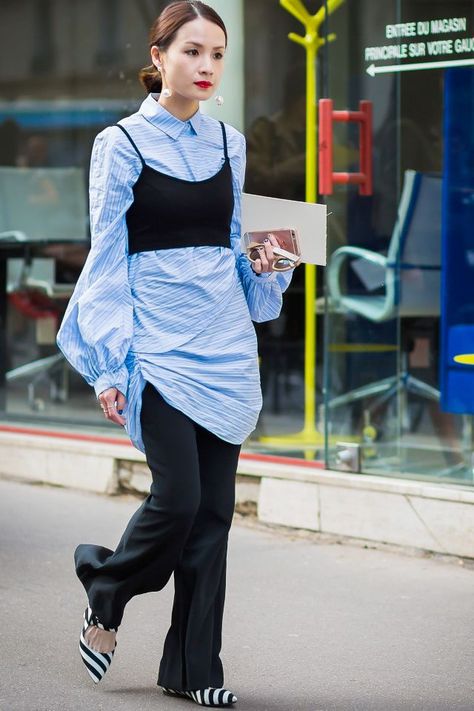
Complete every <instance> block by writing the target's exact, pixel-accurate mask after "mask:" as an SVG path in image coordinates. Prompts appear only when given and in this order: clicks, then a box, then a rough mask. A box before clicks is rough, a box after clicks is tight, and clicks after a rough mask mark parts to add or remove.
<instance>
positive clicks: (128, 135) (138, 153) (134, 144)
mask: <svg viewBox="0 0 474 711" xmlns="http://www.w3.org/2000/svg"><path fill="white" fill-rule="evenodd" d="M115 125H116V126H118V127H119V128H120V129H121V130H122V131H123V132H124V134H125V135H126V136H127V138H128V140H129V141H130V143H131V144H132V146H133V147H134V148H135V150H136V152H137V155H138V157H139V158H140V160H141V162H142V165H143V166H145V165H146V163H145V161H144V160H143V156H142V154H141V153H140V151H139V150H138V148H137V145H136V143H135V141H134V140H133V138H132V137H131V135H130V134H129V132H128V131H126V130H125V129H124V127H123V126H122V125H121V124H119V123H116V124H115Z"/></svg>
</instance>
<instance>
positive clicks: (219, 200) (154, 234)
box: [116, 121, 234, 254]
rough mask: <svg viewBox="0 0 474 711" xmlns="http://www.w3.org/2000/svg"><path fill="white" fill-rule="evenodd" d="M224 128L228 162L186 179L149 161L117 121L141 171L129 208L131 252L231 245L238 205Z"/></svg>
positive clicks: (127, 218) (127, 217)
mask: <svg viewBox="0 0 474 711" xmlns="http://www.w3.org/2000/svg"><path fill="white" fill-rule="evenodd" d="M219 123H220V124H221V128H222V136H223V141H224V156H225V161H224V164H223V166H222V168H221V169H220V170H219V171H218V172H217V173H216V174H215V175H213V176H212V177H210V178H207V179H206V180H196V181H193V180H182V179H181V178H175V177H174V176H172V175H166V174H165V173H161V172H160V171H159V170H155V169H154V168H150V166H148V165H147V164H146V163H145V161H144V159H143V156H142V154H141V153H140V151H139V150H138V148H137V146H136V145H135V142H134V141H133V139H132V137H131V136H130V134H129V133H128V132H127V131H126V130H125V128H124V127H123V126H122V125H121V124H119V123H118V124H116V125H117V126H118V127H119V128H120V129H121V130H122V131H123V132H124V134H125V135H126V136H127V138H128V140H129V141H130V143H131V144H132V146H133V148H134V149H135V151H136V152H137V154H138V156H139V158H140V160H141V163H142V170H141V173H140V175H139V177H138V180H137V182H136V183H135V185H134V186H133V197H134V199H133V203H132V205H130V207H129V208H128V210H127V215H126V221H127V228H128V248H129V249H128V252H129V254H135V253H136V252H148V251H152V250H156V249H176V248H177V247H199V246H210V247H230V246H231V243H230V227H231V220H232V214H233V210H234V193H233V187H232V168H231V166H230V160H229V156H228V153H227V136H226V132H225V126H224V124H223V123H222V121H220V122H219Z"/></svg>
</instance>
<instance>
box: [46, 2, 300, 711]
mask: <svg viewBox="0 0 474 711" xmlns="http://www.w3.org/2000/svg"><path fill="white" fill-rule="evenodd" d="M150 46H151V58H152V62H153V65H152V66H151V67H148V68H146V69H145V70H142V72H141V79H142V82H143V83H144V86H145V88H146V89H147V91H148V92H150V93H149V94H148V96H147V98H146V99H145V100H144V102H143V103H142V105H141V106H140V109H139V110H138V111H137V113H134V114H132V115H131V116H128V117H127V118H125V119H123V120H122V121H120V123H119V124H117V125H116V126H110V127H108V128H106V129H105V130H104V131H102V132H101V133H100V134H99V135H98V136H97V138H96V140H95V143H94V147H93V152H92V158H91V171H90V215H91V233H92V245H91V251H90V253H89V256H88V259H87V262H86V264H85V266H84V269H83V271H82V273H81V276H80V278H79V280H78V283H77V286H76V289H75V292H74V294H73V297H72V298H71V301H70V303H69V306H68V309H67V312H66V314H65V317H64V320H63V323H62V326H61V329H60V332H59V334H58V343H59V346H60V348H61V349H62V351H63V352H64V353H65V355H66V357H67V358H68V360H69V361H70V362H71V363H72V365H73V366H74V367H75V368H76V369H77V370H78V371H79V372H80V373H81V374H82V375H83V376H84V377H85V379H86V380H87V381H88V383H89V384H90V385H93V386H94V388H95V391H96V394H97V396H98V399H99V402H100V405H101V407H102V409H103V411H104V415H105V417H106V418H107V419H108V420H110V421H112V422H115V423H117V424H119V425H122V426H124V427H125V428H126V431H127V433H128V434H129V436H130V438H131V440H132V442H133V443H134V444H135V446H136V447H137V448H138V449H140V450H141V451H143V452H144V453H145V455H146V459H147V462H148V465H149V467H150V470H151V473H152V485H151V489H150V494H149V496H148V497H147V498H146V500H145V501H144V502H143V504H142V505H141V506H140V508H139V509H138V510H137V511H136V513H135V514H134V515H133V517H132V518H131V520H130V522H129V523H128V525H127V527H126V530H125V532H124V534H123V536H122V538H121V540H120V542H119V544H118V546H117V548H116V550H115V551H112V550H109V549H108V548H104V547H102V546H97V545H92V544H82V545H79V546H78V547H77V549H76V551H75V565H76V572H77V575H78V577H79V579H80V580H81V582H82V584H83V585H84V588H85V590H86V592H87V597H88V606H87V608H86V612H85V614H84V624H83V628H82V632H81V638H80V650H81V655H82V659H83V661H84V663H85V665H86V667H87V669H88V671H89V673H90V675H91V677H92V679H93V680H94V681H95V682H98V681H100V679H102V678H103V676H104V674H105V672H106V671H107V669H108V668H109V665H110V663H111V661H112V657H113V654H114V650H115V646H116V639H115V637H116V632H117V628H118V626H119V625H120V622H121V620H122V616H123V611H124V608H125V605H126V603H127V602H128V601H129V600H130V599H131V598H132V597H133V596H134V595H138V594H141V593H145V592H150V591H156V590H161V589H162V588H163V587H164V585H165V584H166V583H167V581H168V579H169V578H170V576H171V574H172V573H174V583H175V597H174V605H173V611H172V621H171V627H170V629H169V631H168V634H167V637H166V640H165V644H164V652H163V657H162V660H161V664H160V670H159V676H158V684H159V685H160V686H161V687H162V689H163V691H164V692H165V693H167V694H171V695H176V696H186V697H189V698H191V699H192V700H193V701H195V702H196V703H198V704H200V705H202V706H229V705H231V704H233V703H234V702H235V701H236V697H235V695H234V694H232V692H230V691H229V690H227V689H224V688H222V685H223V669H222V663H221V660H220V658H219V652H220V648H221V629H222V614H223V606H224V594H225V571H226V552H227V539H228V532H229V528H230V525H231V521H232V516H233V510H234V488H235V473H236V468H237V461H238V456H239V451H240V445H241V443H242V442H243V441H244V439H245V438H246V437H247V436H248V435H249V434H250V433H251V432H252V430H253V428H254V426H255V423H256V420H257V417H258V414H259V411H260V408H261V393H260V383H259V374H258V364H257V344H256V338H255V332H254V328H253V325H252V319H253V320H256V321H264V320H268V319H273V318H276V317H277V316H278V315H279V313H280V309H281V302H282V292H283V291H284V290H285V289H286V287H287V286H288V283H289V280H290V277H289V276H288V273H278V274H277V272H275V271H273V272H272V265H273V261H274V257H273V247H272V244H275V240H274V238H273V236H271V235H269V239H268V240H267V243H266V244H265V247H264V249H262V250H261V252H260V259H258V260H257V261H256V262H255V263H251V262H249V260H248V259H247V258H246V256H245V255H242V254H241V251H240V243H239V242H240V205H241V192H242V187H243V181H244V172H245V140H244V137H243V136H242V134H241V133H239V132H238V131H237V130H236V129H235V128H233V127H231V126H228V125H224V124H223V123H222V122H219V121H216V120H215V119H213V118H210V117H209V116H206V115H204V114H202V113H200V111H199V102H200V101H203V100H206V99H208V98H210V97H211V96H212V94H213V93H214V92H215V90H216V89H217V87H218V85H219V82H220V80H221V76H222V72H223V65H224V61H223V60H224V54H225V51H226V46H227V32H226V28H225V25H224V23H223V21H222V19H221V18H220V17H219V16H218V15H217V13H216V12H215V11H214V10H213V9H212V8H210V7H209V6H208V5H205V4H204V3H202V2H198V1H197V0H190V1H187V0H179V1H178V2H173V3H171V4H170V5H168V6H167V7H166V8H165V9H164V10H163V12H162V13H161V15H160V16H159V17H158V18H157V20H156V21H155V23H154V24H153V26H152V28H151V34H150ZM217 99H218V103H222V99H221V97H217Z"/></svg>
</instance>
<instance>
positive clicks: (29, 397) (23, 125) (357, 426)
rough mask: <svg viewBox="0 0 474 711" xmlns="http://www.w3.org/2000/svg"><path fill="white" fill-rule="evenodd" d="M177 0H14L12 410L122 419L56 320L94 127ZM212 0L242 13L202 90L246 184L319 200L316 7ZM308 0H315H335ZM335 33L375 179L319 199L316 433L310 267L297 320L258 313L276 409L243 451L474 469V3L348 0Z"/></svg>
mask: <svg viewBox="0 0 474 711" xmlns="http://www.w3.org/2000/svg"><path fill="white" fill-rule="evenodd" d="M165 4H166V3H165V2H151V1H148V2H147V0H136V1H135V2H125V0H86V1H84V2H80V3H79V2H75V0H66V1H63V0H20V1H18V0H16V1H15V2H13V1H12V0H4V2H3V3H2V7H1V10H0V13H1V20H2V21H1V22H0V53H1V62H0V216H1V217H0V233H3V234H4V238H2V235H1V234H0V257H1V262H0V264H1V265H2V266H1V267H0V269H1V274H0V277H1V279H0V286H1V289H2V295H1V297H0V298H1V299H2V307H1V318H2V342H1V346H2V351H1V358H0V371H1V372H0V407H1V410H2V412H1V413H0V415H1V419H2V421H3V422H8V423H9V425H12V424H15V423H17V424H19V425H20V424H25V423H29V424H34V425H42V426H46V425H47V426H48V427H58V428H66V429H71V428H72V429H77V430H88V429H90V428H93V429H97V430H101V428H106V431H107V432H108V433H110V434H114V435H117V436H118V433H117V431H116V430H114V429H112V426H111V425H108V424H107V423H104V422H103V418H102V416H101V412H100V409H99V408H98V407H97V403H96V400H95V396H94V394H93V392H92V391H91V390H90V388H89V387H88V386H87V385H86V384H85V382H83V381H82V379H81V378H80V376H78V375H77V374H75V373H74V372H72V371H71V370H70V369H69V368H68V367H67V366H66V365H65V364H64V362H62V361H61V358H60V356H58V352H57V349H56V346H55V343H54V336H55V329H56V327H57V323H58V321H59V320H60V318H61V315H62V313H63V312H64V308H65V306H66V304H67V297H68V294H70V292H71V289H72V288H73V286H74V283H75V280H76V279H77V276H78V274H79V273H80V270H81V267H82V265H83V263H84V260H85V258H86V255H87V252H88V244H87V239H88V233H87V199H86V194H87V176H88V163H89V157H90V151H91V146H92V142H93V139H94V136H95V135H96V134H97V133H98V132H99V131H101V130H102V129H103V128H104V127H105V126H107V125H110V124H111V123H114V122H116V121H117V120H118V119H120V118H121V117H122V116H125V115H127V114H129V113H131V112H133V111H135V110H136V108H137V107H138V106H139V104H140V102H141V101H142V100H143V98H144V95H143V90H142V88H141V86H140V84H139V83H138V80H137V72H138V70H139V69H140V68H141V67H142V66H145V65H146V64H149V53H148V47H147V36H148V29H149V27H150V25H151V23H152V21H153V20H154V18H155V16H156V15H157V14H158V12H159V11H160V10H161V8H162V7H163V6H164V5H165ZM211 4H212V5H213V6H214V7H215V8H216V10H218V11H219V12H220V13H221V14H222V16H223V18H224V20H225V22H226V24H227V27H228V31H229V47H228V56H227V58H226V74H225V79H224V82H223V84H222V86H221V87H220V93H222V94H223V96H224V97H225V104H224V106H222V107H221V108H218V107H216V106H215V104H214V102H208V104H202V106H201V108H202V110H203V111H204V112H209V113H212V115H214V116H216V117H219V118H222V119H223V120H225V121H227V122H229V123H231V124H233V125H234V126H236V127H237V128H238V129H239V130H241V131H242V132H243V133H244V134H245V135H246V138H247V178H246V186H245V189H246V191H247V192H250V193H258V194H262V195H268V196H274V197H281V198H287V199H292V200H304V199H305V177H306V167H305V166H306V108H307V107H306V83H305V78H306V64H305V53H304V50H303V48H302V47H301V46H300V45H298V44H297V43H295V42H291V41H290V40H289V38H288V34H289V33H291V32H296V33H301V30H302V25H301V24H300V23H299V22H298V21H297V20H296V19H295V18H294V17H293V16H292V15H291V14H289V13H288V12H287V11H286V10H285V9H284V8H283V7H282V6H281V5H280V3H279V2H278V0H214V2H212V3H211ZM304 4H305V6H306V7H307V8H308V10H309V11H310V12H311V13H315V12H316V11H317V10H318V9H319V8H320V7H323V6H324V4H325V3H324V2H321V0H311V1H310V2H309V1H308V0H306V2H305V3H304ZM320 33H321V37H322V38H323V39H324V38H327V39H328V41H327V42H326V43H325V44H323V45H322V46H321V48H320V50H319V53H318V56H317V67H316V76H317V89H318V99H324V98H326V99H331V100H332V101H333V108H334V109H335V110H352V111H355V110H357V109H358V107H359V102H360V101H367V102H370V106H371V109H372V117H373V126H372V134H371V145H370V146H369V148H370V159H371V166H372V171H373V176H372V177H373V180H372V188H371V190H370V191H369V194H367V195H363V194H360V191H359V189H358V186H357V185H356V184H349V185H341V184H334V186H333V189H332V193H331V194H325V195H321V197H320V200H321V201H324V202H326V203H327V205H328V213H330V214H329V217H328V265H327V267H325V268H318V271H317V279H316V289H315V290H314V294H313V293H312V294H310V300H311V299H313V298H314V312H315V316H314V319H315V322H316V334H317V337H316V341H315V344H314V348H313V350H312V353H311V358H312V363H311V364H310V365H311V367H312V368H314V370H315V387H314V392H313V393H312V394H311V397H315V400H316V408H315V417H314V423H312V425H311V428H310V432H309V434H308V432H306V435H305V437H301V436H300V433H301V431H302V430H303V428H304V424H305V412H307V410H306V408H307V407H308V388H307V383H306V382H305V379H306V376H305V358H308V352H307V349H305V339H306V335H307V334H306V332H305V317H304V314H305V303H306V304H307V301H308V292H307V289H308V286H307V284H305V270H304V268H301V267H300V268H298V270H296V272H295V274H294V277H293V281H292V284H291V286H290V288H289V290H288V291H287V293H286V295H285V303H284V308H283V312H282V315H281V317H280V318H279V319H278V320H277V321H272V322H268V323H265V324H259V325H257V333H258V338H259V350H260V367H261V377H262V388H263V393H264V408H263V411H262V414H261V417H260V420H259V423H258V426H257V429H256V431H255V433H254V434H253V436H252V437H251V439H250V440H249V441H248V442H247V443H246V447H247V448H248V449H251V450H257V451H260V452H267V453H268V452H272V453H277V454H280V455H282V456H284V455H286V456H288V455H290V456H293V457H300V458H303V459H304V458H306V459H315V460H321V461H324V463H325V465H326V467H327V468H329V469H343V470H345V471H356V472H362V473H377V474H384V475H391V474H393V475H394V476H397V477H400V476H405V477H407V478H413V479H426V480H433V481H438V482H441V483H446V482H451V483H461V484H466V485H470V484H474V474H473V461H472V451H473V433H472V414H473V412H474V365H471V364H470V358H469V356H472V354H474V278H473V276H474V275H473V273H472V271H473V270H474V228H473V225H474V0H450V1H449V2H448V0H430V2H427V1H426V0H387V1H386V2H383V3H380V2H377V1H376V0H345V2H342V3H340V4H339V6H338V7H337V9H336V10H335V11H334V12H333V13H332V14H331V15H330V16H329V18H328V20H327V21H326V22H325V23H324V24H323V25H322V26H321V28H320ZM325 148H327V146H322V149H325ZM333 158H334V172H339V173H357V172H359V171H360V167H359V159H360V136H359V127H358V126H357V125H356V124H355V123H345V122H339V121H337V122H335V123H334V132H333ZM45 169H57V172H56V173H55V172H54V171H52V172H51V171H50V172H48V171H46V172H45ZM72 169H74V170H72ZM55 176H56V177H55ZM320 178H321V176H320ZM48 181H49V182H48ZM41 211H43V212H41ZM38 220H39V221H40V222H41V224H43V225H47V226H48V234H47V235H45V233H44V231H43V233H41V230H39V231H38V230H37V226H38ZM28 226H29V227H28ZM11 231H16V232H21V233H22V234H23V236H24V235H26V238H25V237H24V239H23V242H26V244H21V241H22V240H20V243H17V244H15V243H14V238H12V239H13V242H12V239H11V238H10V237H11V235H10V237H9V236H8V235H6V236H5V233H7V232H8V233H9V234H10V233H11ZM62 235H63V236H64V237H65V238H66V239H67V240H68V241H64V240H61V236H62ZM46 242H47V243H46ZM305 354H306V355H305ZM472 358H474V356H472ZM306 365H308V363H306Z"/></svg>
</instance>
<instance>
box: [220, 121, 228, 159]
mask: <svg viewBox="0 0 474 711" xmlns="http://www.w3.org/2000/svg"><path fill="white" fill-rule="evenodd" d="M219 123H220V125H221V128H222V138H223V140H224V156H225V158H226V160H227V158H228V157H229V155H228V153H227V134H226V132H225V126H224V123H223V122H222V121H219Z"/></svg>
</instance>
